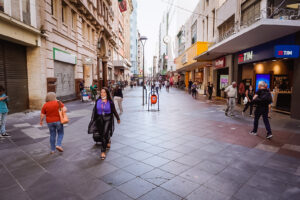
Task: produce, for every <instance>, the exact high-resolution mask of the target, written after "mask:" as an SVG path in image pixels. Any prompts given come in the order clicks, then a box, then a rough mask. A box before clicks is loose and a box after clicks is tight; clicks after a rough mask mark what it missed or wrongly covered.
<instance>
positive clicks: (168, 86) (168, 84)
mask: <svg viewBox="0 0 300 200" xmlns="http://www.w3.org/2000/svg"><path fill="white" fill-rule="evenodd" d="M166 91H167V92H169V91H170V82H169V81H166Z"/></svg>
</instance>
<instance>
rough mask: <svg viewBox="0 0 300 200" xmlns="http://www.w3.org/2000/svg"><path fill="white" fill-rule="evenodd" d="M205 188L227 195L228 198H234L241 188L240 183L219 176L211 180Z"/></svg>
mask: <svg viewBox="0 0 300 200" xmlns="http://www.w3.org/2000/svg"><path fill="white" fill-rule="evenodd" d="M204 186H206V187H209V188H211V189H213V190H216V191H218V192H221V193H223V194H226V195H228V196H232V195H233V194H235V193H236V192H237V191H238V190H239V189H240V188H241V184H240V183H237V182H235V181H232V180H230V179H227V178H222V177H219V176H215V177H214V178H211V179H210V180H209V181H208V182H206V183H205V184H204Z"/></svg>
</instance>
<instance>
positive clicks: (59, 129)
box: [48, 122, 64, 151]
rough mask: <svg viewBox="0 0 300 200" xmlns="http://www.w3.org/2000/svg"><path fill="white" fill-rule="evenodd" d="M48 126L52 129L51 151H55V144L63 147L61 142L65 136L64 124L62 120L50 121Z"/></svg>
mask: <svg viewBox="0 0 300 200" xmlns="http://www.w3.org/2000/svg"><path fill="white" fill-rule="evenodd" d="M48 128H49V131H50V145H51V151H55V146H56V145H57V146H60V147H61V142H62V140H63V137H64V125H63V124H62V123H60V122H53V123H48ZM56 134H57V144H56V145H55V143H56Z"/></svg>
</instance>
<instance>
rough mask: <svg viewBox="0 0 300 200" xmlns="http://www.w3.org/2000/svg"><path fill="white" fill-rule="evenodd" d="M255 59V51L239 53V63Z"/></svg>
mask: <svg viewBox="0 0 300 200" xmlns="http://www.w3.org/2000/svg"><path fill="white" fill-rule="evenodd" d="M252 59H253V51H248V52H245V53H241V54H239V57H238V63H242V62H246V61H249V60H252Z"/></svg>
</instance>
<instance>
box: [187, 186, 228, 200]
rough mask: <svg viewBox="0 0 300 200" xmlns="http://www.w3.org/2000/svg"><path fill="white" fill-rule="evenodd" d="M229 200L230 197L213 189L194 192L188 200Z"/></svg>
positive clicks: (202, 188)
mask: <svg viewBox="0 0 300 200" xmlns="http://www.w3.org/2000/svg"><path fill="white" fill-rule="evenodd" d="M199 199H205V200H229V199H230V196H226V195H224V194H222V193H220V192H217V191H215V190H213V189H210V188H207V187H204V186H202V187H200V188H199V189H197V190H196V191H194V192H192V193H191V194H190V195H189V196H188V197H187V200H199Z"/></svg>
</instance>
